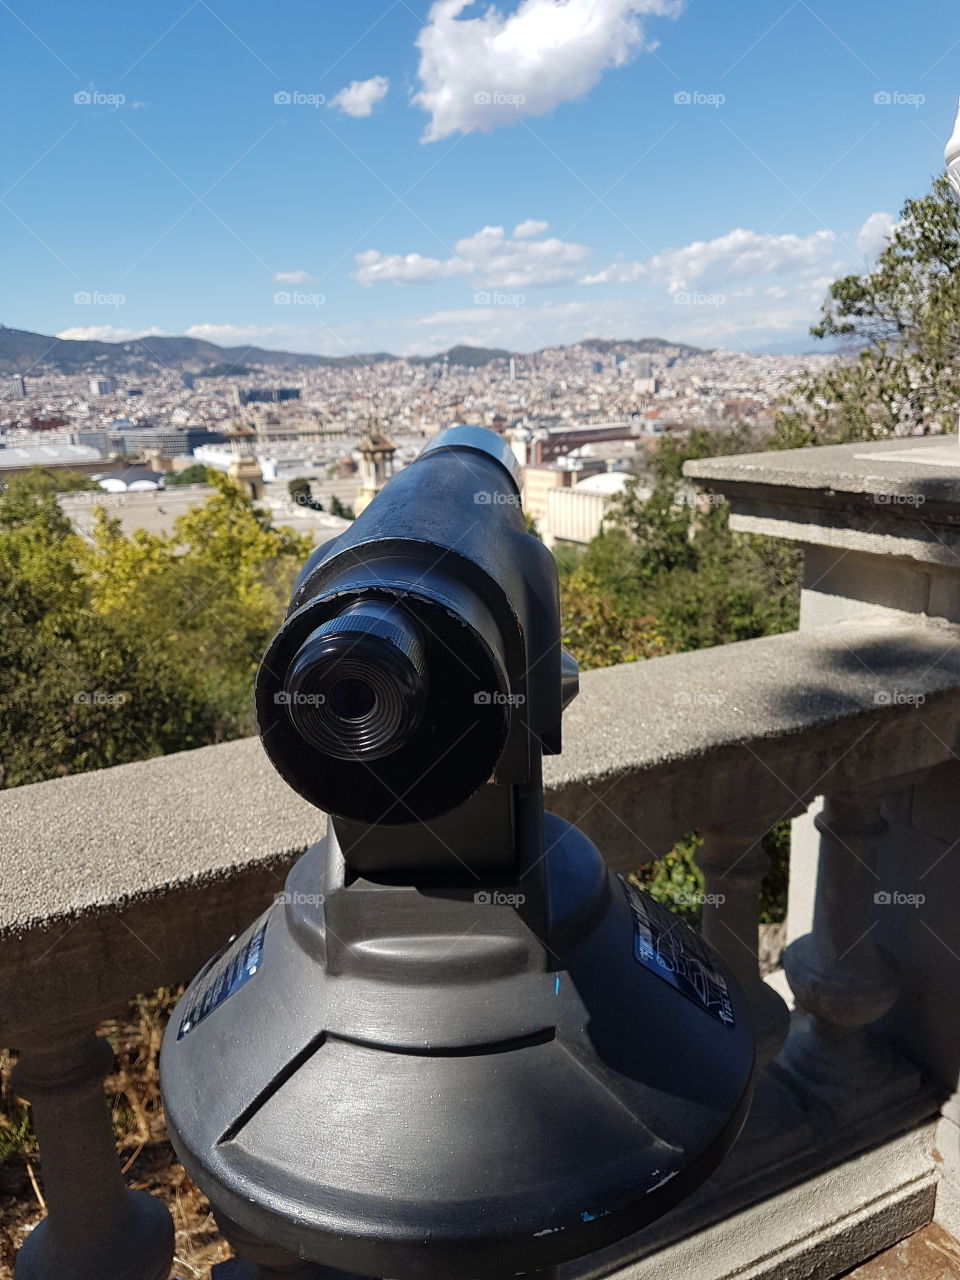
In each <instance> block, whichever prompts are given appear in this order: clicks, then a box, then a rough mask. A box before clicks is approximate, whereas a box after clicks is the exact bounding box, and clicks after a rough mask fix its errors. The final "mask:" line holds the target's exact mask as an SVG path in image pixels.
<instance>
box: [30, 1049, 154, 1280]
mask: <svg viewBox="0 0 960 1280" xmlns="http://www.w3.org/2000/svg"><path fill="white" fill-rule="evenodd" d="M112 1066H113V1054H112V1053H111V1051H110V1046H109V1045H108V1044H107V1042H106V1041H105V1040H102V1039H100V1037H98V1036H96V1035H94V1034H92V1033H91V1032H90V1031H88V1030H60V1031H59V1032H56V1033H54V1032H51V1033H50V1034H49V1036H48V1038H46V1039H44V1040H32V1041H30V1042H29V1043H27V1044H25V1045H23V1046H22V1047H21V1054H20V1061H19V1063H18V1064H17V1066H16V1068H15V1070H14V1073H13V1088H14V1089H15V1090H16V1092H17V1093H18V1094H19V1095H20V1096H21V1097H23V1098H26V1099H27V1100H28V1101H29V1102H30V1103H31V1104H32V1110H33V1127H34V1130H35V1132H36V1135H37V1140H38V1142H39V1145H40V1157H41V1165H42V1172H43V1188H44V1196H45V1198H46V1201H47V1210H48V1212H47V1217H46V1218H45V1219H44V1221H43V1222H41V1223H40V1225H39V1226H38V1227H37V1228H36V1229H35V1230H34V1231H33V1232H32V1233H31V1234H30V1236H29V1237H28V1238H27V1241H26V1243H25V1244H24V1246H23V1248H22V1249H21V1250H20V1253H19V1255H18V1257H17V1262H16V1280H107V1277H109V1280H167V1277H168V1276H169V1274H170V1267H171V1265H172V1263H173V1222H172V1221H171V1219H170V1214H169V1213H168V1212H167V1209H166V1206H165V1205H163V1204H162V1203H161V1202H160V1201H159V1200H155V1199H154V1198H153V1197H152V1196H150V1195H147V1194H146V1193H145V1192H142V1191H130V1190H128V1188H127V1186H126V1183H125V1182H124V1180H123V1177H122V1175H121V1173H120V1162H119V1160H118V1158H117V1152H116V1149H115V1147H114V1141H113V1133H112V1131H111V1127H110V1117H109V1114H108V1112H107V1108H106V1104H105V1099H104V1096H103V1078H104V1076H106V1075H107V1073H108V1072H109V1071H110V1070H111V1069H112Z"/></svg>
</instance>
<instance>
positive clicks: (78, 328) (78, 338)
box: [56, 324, 165, 342]
mask: <svg viewBox="0 0 960 1280" xmlns="http://www.w3.org/2000/svg"><path fill="white" fill-rule="evenodd" d="M56 336H57V337H58V338H65V339H68V340H70V341H74V342H132V341H133V340H134V339H135V338H162V337H164V336H165V334H164V331H163V330H162V329H158V328H157V327H156V326H155V325H154V326H152V327H151V328H149V329H121V328H119V327H118V326H117V325H112V324H88V325H75V326H74V327H73V328H71V329H61V331H60V332H59V333H58V334H57V335H56Z"/></svg>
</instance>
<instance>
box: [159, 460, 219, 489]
mask: <svg viewBox="0 0 960 1280" xmlns="http://www.w3.org/2000/svg"><path fill="white" fill-rule="evenodd" d="M207 477H208V468H207V467H205V466H204V465H203V463H202V462H194V463H193V464H192V465H191V466H189V467H184V469H183V470H182V471H170V472H168V473H167V475H166V477H165V478H164V484H165V485H166V487H167V488H168V489H169V488H170V486H171V485H178V484H207V483H208V479H207Z"/></svg>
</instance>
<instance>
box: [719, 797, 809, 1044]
mask: <svg viewBox="0 0 960 1280" xmlns="http://www.w3.org/2000/svg"><path fill="white" fill-rule="evenodd" d="M774 821H775V817H774V818H772V819H769V820H766V819H763V818H755V819H753V820H746V821H744V822H742V823H739V824H737V825H735V826H726V827H708V828H706V830H705V831H704V832H703V844H702V845H701V846H700V849H699V851H698V853H697V863H698V864H699V866H700V867H701V869H702V871H703V875H704V882H705V883H704V890H705V897H706V901H705V902H704V904H703V936H704V937H705V938H706V939H707V941H708V942H709V943H710V944H711V946H713V947H714V948H715V949H716V950H717V951H718V952H719V953H720V955H721V956H722V957H723V958H724V960H726V962H727V964H728V965H729V966H730V968H731V969H732V970H733V972H734V973H735V974H736V976H737V978H738V979H739V981H740V984H741V986H742V987H743V989H744V991H745V992H746V994H747V998H748V999H749V1001H750V1008H751V1010H752V1012H753V1019H754V1027H755V1030H756V1036H757V1062H758V1065H759V1066H761V1067H764V1066H766V1065H767V1064H768V1063H769V1062H772V1061H773V1059H774V1058H775V1057H776V1056H777V1054H778V1053H779V1051H780V1047H781V1045H782V1044H783V1042H784V1040H786V1038H787V1032H788V1031H789V1029H790V1014H789V1011H788V1009H787V1006H786V1005H785V1003H784V1002H783V1000H782V999H781V998H780V996H779V995H778V994H777V993H776V991H774V989H773V988H772V987H770V986H768V985H767V983H765V982H764V981H763V979H762V978H761V976H760V969H759V964H758V949H757V947H758V936H757V931H758V925H757V899H758V895H759V892H760V883H761V881H762V880H763V877H764V875H765V874H766V872H767V868H768V867H769V865H770V859H769V858H768V857H767V855H766V853H765V852H764V849H763V845H762V839H763V836H764V834H765V833H766V832H767V831H768V830H769V828H770V827H771V826H772V825H773V823H774Z"/></svg>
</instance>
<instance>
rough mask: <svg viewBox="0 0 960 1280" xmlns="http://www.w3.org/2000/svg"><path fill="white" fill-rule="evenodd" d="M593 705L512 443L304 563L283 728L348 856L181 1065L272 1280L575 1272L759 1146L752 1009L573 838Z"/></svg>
mask: <svg viewBox="0 0 960 1280" xmlns="http://www.w3.org/2000/svg"><path fill="white" fill-rule="evenodd" d="M576 688H577V674H576V664H575V663H573V662H572V660H571V659H570V658H569V657H568V656H566V655H565V654H564V653H563V651H562V650H561V645H560V618H559V607H558V595H557V574H556V569H555V566H554V562H553V558H552V556H551V555H550V553H549V552H548V551H547V550H546V549H545V548H544V546H543V545H542V543H541V542H540V541H539V540H538V539H537V538H536V537H535V536H533V535H531V534H530V533H529V532H528V531H527V529H526V526H525V523H524V519H523V515H522V512H521V510H520V491H519V476H518V469H517V466H516V463H515V460H514V458H513V455H512V453H511V452H510V450H509V449H508V447H507V446H506V445H505V444H504V442H503V441H502V440H501V439H500V438H499V437H498V436H496V435H494V434H493V433H491V432H488V431H484V430H482V429H480V428H473V427H454V428H452V429H451V430H448V431H445V432H443V433H442V434H441V435H439V436H438V437H437V438H436V439H435V440H434V441H433V442H431V444H429V445H428V446H427V448H426V449H424V451H423V452H422V453H421V454H420V456H419V457H418V458H417V459H416V461H415V462H413V463H412V464H411V465H410V466H408V467H406V468H405V469H404V470H402V471H400V472H399V473H398V474H397V475H395V476H393V477H392V478H391V479H390V480H389V482H388V483H387V485H386V486H385V487H384V489H383V491H382V492H381V493H380V495H379V496H378V497H377V498H376V499H375V500H374V501H373V502H372V503H371V505H370V506H369V507H368V508H367V509H366V510H365V511H364V512H363V513H362V515H361V516H360V517H359V518H358V519H357V520H356V521H355V522H354V523H353V524H352V525H351V526H350V528H349V529H348V530H347V531H346V532H344V533H343V534H341V536H340V537H338V538H335V539H334V540H333V541H332V542H329V543H327V544H326V545H325V546H323V547H321V548H320V549H319V550H318V551H316V552H315V553H314V554H313V555H312V556H311V558H310V559H309V560H308V562H307V564H306V565H305V567H304V569H303V572H302V573H301V575H300V578H299V580H298V582H297V585H296V588H295V590H294V594H293V599H292V601H291V604H290V608H289V611H288V613H287V617H286V620H285V621H284V623H283V625H282V626H281V627H280V629H279V631H278V632H277V634H276V636H275V637H274V639H273V641H272V642H271V644H270V646H269V648H268V649H267V652H266V654H265V655H264V658H263V662H262V665H261V667H260V671H259V674H258V676H257V689H256V707H257V722H258V726H259V732H260V736H261V738H262V740H263V745H264V748H265V749H266V752H267V755H268V756H269V757H270V759H271V761H272V762H273V764H274V765H275V767H276V768H277V769H278V771H279V772H280V774H281V775H282V776H283V777H284V778H285V779H286V781H287V782H288V783H289V784H290V786H291V787H292V788H293V789H294V790H295V791H298V792H299V793H300V794H301V795H302V796H305V797H306V798H307V799H308V800H310V801H311V802H312V803H313V804H315V805H317V806H318V807H319V808H322V809H324V810H326V811H327V813H328V814H329V815H330V822H329V825H328V831H327V835H326V838H325V839H324V840H323V841H321V843H320V844H318V845H316V846H314V847H313V848H312V849H309V850H308V851H307V853H306V854H304V856H303V857H302V858H301V859H300V861H299V862H298V863H297V864H296V866H295V867H294V868H293V870H292V871H291V872H290V875H289V878H288V880H287V883H286V889H285V892H284V893H283V894H282V895H280V898H279V900H278V901H277V902H276V903H275V904H274V905H272V906H271V907H270V908H269V909H268V910H267V911H266V912H265V913H264V914H263V915H262V916H261V917H260V918H259V919H258V920H256V921H255V922H254V923H253V924H252V925H251V926H250V927H249V928H248V929H247V930H246V932H245V933H243V934H242V935H241V936H240V937H238V938H237V939H236V940H235V941H233V942H232V943H231V944H230V945H229V946H228V948H227V949H226V950H225V951H224V952H223V953H222V954H221V955H220V956H219V957H217V958H216V959H214V960H212V961H211V962H210V964H208V966H207V967H206V968H205V969H204V970H203V971H202V972H201V973H200V974H199V975H198V977H197V978H196V979H195V980H194V982H193V983H192V984H191V986H190V987H189V988H188V989H187V992H186V994H185V995H184V997H183V999H182V1000H181V1001H180V1003H179V1005H178V1006H177V1009H176V1010H175V1012H174V1015H173V1019H172V1021H171V1024H170V1027H169V1029H168V1031H167V1035H166V1039H165V1042H164V1046H163V1053H162V1058H161V1080H162V1088H163V1100H164V1105H165V1108H166V1117H167V1124H168V1128H169V1131H170V1136H171V1139H172V1141H173V1144H174V1146H175V1148H176V1150H177V1152H178V1154H179V1156H180V1158H181V1160H182V1161H183V1164H184V1165H185V1167H186V1169H187V1171H188V1172H189V1174H190V1175H191V1177H192V1178H193V1179H194V1180H195V1181H196V1182H197V1183H198V1184H199V1186H200V1187H201V1188H202V1190H203V1191H204V1192H205V1193H206V1194H207V1195H208V1196H209V1198H210V1201H211V1203H212V1204H213V1206H214V1210H215V1212H216V1214H217V1218H218V1221H219V1223H220V1225H221V1229H222V1230H223V1232H224V1234H225V1235H226V1236H227V1237H228V1238H229V1239H230V1240H231V1241H232V1242H233V1244H234V1246H235V1248H236V1249H237V1251H238V1252H239V1253H240V1254H241V1255H242V1256H243V1257H245V1258H246V1259H248V1260H249V1261H250V1262H251V1263H255V1264H257V1266H259V1267H260V1268H261V1269H260V1270H259V1271H253V1272H252V1273H251V1274H255V1275H259V1276H261V1277H268V1276H269V1277H274V1276H276V1277H280V1276H294V1275H295V1276H297V1277H300V1276H303V1277H321V1276H322V1277H329V1276H331V1275H333V1274H336V1275H338V1276H339V1275H341V1274H346V1275H360V1276H366V1277H371V1276H372V1277H377V1278H380V1277H390V1278H391V1280H496V1278H499V1277H507V1276H511V1277H512V1276H518V1275H528V1276H529V1275H548V1274H551V1269H552V1268H554V1267H556V1266H557V1265H558V1264H560V1263H561V1262H563V1261H566V1260H568V1259H572V1258H576V1257H579V1256H581V1255H584V1254H587V1253H591V1252H593V1251H594V1250H597V1249H600V1248H603V1247H604V1246H606V1245H609V1244H611V1243H613V1242H614V1241H616V1240H618V1239H620V1238H622V1237H623V1236H626V1235H628V1234H630V1233H632V1232H635V1231H637V1230H638V1229H640V1228H642V1227H643V1226H645V1225H646V1224H647V1223H649V1222H650V1221H651V1220H653V1219H654V1218H656V1217H658V1216H659V1215H661V1214H663V1213H664V1212H665V1211H666V1210H668V1209H669V1208H671V1207H672V1206H673V1205H675V1204H676V1203H677V1202H678V1201H679V1200H681V1199H682V1198H683V1197H685V1196H687V1195H688V1194H689V1193H690V1192H691V1191H692V1190H693V1189H694V1188H695V1187H697V1186H698V1185H699V1184H700V1183H701V1182H702V1181H703V1180H704V1179H705V1178H706V1177H707V1175H708V1174H709V1173H710V1172H711V1170H712V1169H713V1168H714V1167H715V1166H716V1165H717V1163H718V1162H719V1160H720V1159H721V1158H722V1156H723V1155H724V1153H725V1152H726V1150H727V1149H728V1148H729V1146H730V1144H731V1143H732V1142H733V1140H734V1138H735V1137H736V1135H737V1133H738V1131H739V1129H740V1126H741V1124H742V1121H743V1117H744V1114H745V1111H746V1108H747V1105H748V1102H749V1097H750V1086H751V1080H752V1075H753V1068H754V1051H753V1036H752V1030H751V1024H750V1016H749V1013H748V1010H747V1006H746V1001H745V998H744V995H743V993H742V992H741V990H740V988H739V987H738V986H737V984H736V981H735V980H734V978H733V977H732V975H731V973H730V972H729V970H728V969H727V968H726V967H725V966H724V965H723V963H722V962H721V960H720V959H719V958H718V957H717V956H716V955H714V954H713V952H712V951H711V950H710V949H709V948H708V947H707V946H706V945H705V944H704V943H703V941H702V940H701V938H700V937H699V935H698V934H696V933H695V932H694V931H693V930H691V929H689V928H688V927H687V926H686V925H684V924H682V923H681V922H680V921H679V920H677V919H676V917H674V916H673V915H671V914H670V913H669V912H667V911H666V910H664V909H663V908H661V907H660V906H658V905H657V904H656V903H654V902H653V901H652V900H651V899H650V898H649V897H648V896H647V895H645V894H643V893H640V892H638V891H636V890H635V889H633V888H632V887H630V886H629V885H627V884H626V883H625V882H624V881H622V880H621V879H619V878H618V877H617V876H615V875H613V874H612V873H610V872H609V871H608V870H607V869H606V867H605V865H604V863H603V861H602V859H601V857H600V855H599V853H598V852H597V850H596V849H595V848H594V847H593V845H592V844H591V843H590V841H589V840H587V839H586V837H585V836H583V835H582V834H581V833H580V832H579V831H578V830H577V829H576V828H575V827H573V826H571V825H570V824H569V823H567V822H564V821H561V819H560V818H558V817H556V816H554V815H551V814H549V813H545V812H544V808H543V792H542V782H541V757H542V755H543V754H544V753H548V754H549V753H555V752H558V751H559V750H560V720H561V714H562V711H563V708H564V706H565V704H566V702H567V701H569V699H570V698H571V697H572V696H573V694H574V693H575V692H576ZM327 1268H330V1269H331V1270H327Z"/></svg>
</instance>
